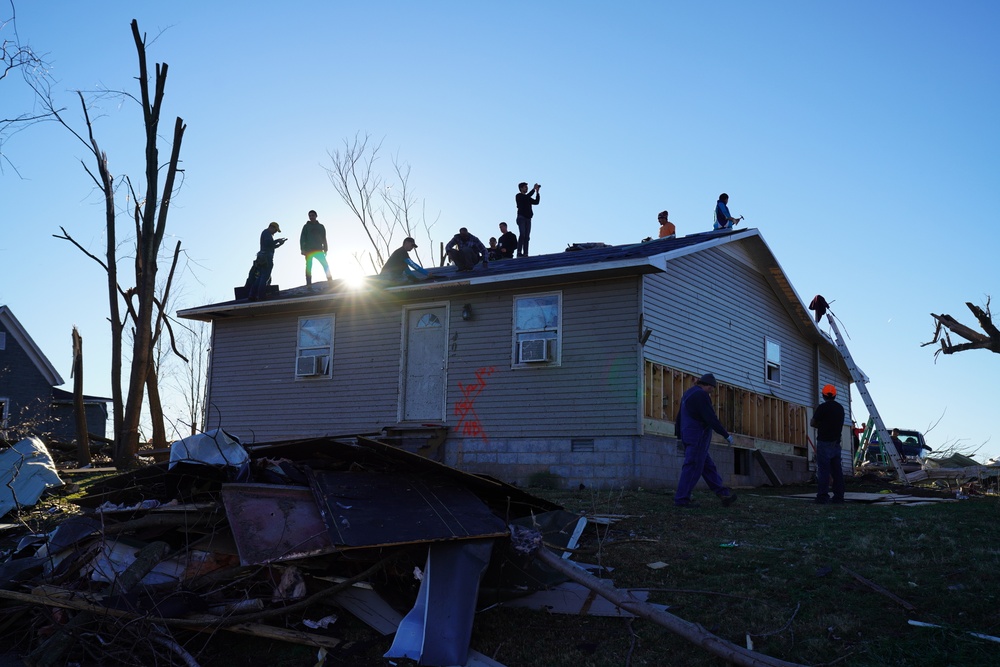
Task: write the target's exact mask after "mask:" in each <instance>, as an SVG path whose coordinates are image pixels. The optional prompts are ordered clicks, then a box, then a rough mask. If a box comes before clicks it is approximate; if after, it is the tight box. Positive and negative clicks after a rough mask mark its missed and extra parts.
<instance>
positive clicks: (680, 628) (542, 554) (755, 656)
mask: <svg viewBox="0 0 1000 667" xmlns="http://www.w3.org/2000/svg"><path fill="white" fill-rule="evenodd" d="M510 530H511V537H512V539H513V540H514V541H515V542H516V543H517V546H516V547H515V548H516V549H517V550H518V551H521V552H528V553H533V554H534V556H535V558H537V559H538V560H540V561H541V562H543V563H544V564H545V565H547V566H548V567H550V568H552V569H553V570H555V571H557V572H558V573H559V574H562V575H563V576H565V577H568V578H569V579H571V580H572V581H575V582H576V583H578V584H581V585H583V586H586V587H587V588H589V589H590V590H592V591H594V592H595V593H597V594H598V595H600V596H601V597H603V598H605V599H606V600H610V601H611V602H613V603H615V604H616V605H618V606H619V607H621V608H622V609H624V610H626V611H629V612H631V613H633V614H635V615H636V616H641V617H642V618H645V619H647V620H650V621H653V622H654V623H656V624H657V625H660V626H662V627H664V628H666V629H667V630H670V631H671V632H673V633H674V634H677V635H680V636H681V637H683V638H684V639H686V640H688V641H690V642H692V643H693V644H696V645H698V646H700V647H702V648H704V649H705V650H707V651H708V652H709V653H711V654H713V655H716V656H719V657H720V658H723V659H725V660H727V661H729V662H730V663H732V664H734V665H739V666H740V667H801V666H800V665H798V663H793V662H786V661H784V660H779V659H778V658H772V657H771V656H768V655H764V654H762V653H756V652H754V651H750V650H748V649H745V648H743V647H742V646H739V645H738V644H734V643H732V642H730V641H727V640H725V639H723V638H722V637H719V636H717V635H714V634H712V633H711V632H709V631H708V630H706V629H705V628H704V627H703V626H701V625H699V624H698V623H691V622H690V621H685V620H684V619H682V618H680V617H678V616H674V615H673V614H670V613H668V612H665V611H660V610H659V609H657V608H655V607H653V606H652V605H649V604H646V603H645V602H641V601H639V600H636V599H635V598H633V597H630V595H629V593H627V592H625V591H620V590H618V589H617V588H615V587H614V586H612V585H611V584H609V583H607V582H606V581H604V580H602V579H598V578H597V577H595V576H593V575H591V574H589V573H587V572H585V571H583V570H581V569H580V568H578V567H576V566H575V565H573V564H571V563H568V562H567V561H565V560H563V559H562V558H560V557H559V556H557V555H555V554H553V553H552V552H551V551H549V550H548V549H546V548H544V547H542V546H541V533H538V532H537V531H531V530H529V529H527V528H523V527H521V526H516V525H511V527H510ZM532 543H534V544H532ZM525 545H527V546H525Z"/></svg>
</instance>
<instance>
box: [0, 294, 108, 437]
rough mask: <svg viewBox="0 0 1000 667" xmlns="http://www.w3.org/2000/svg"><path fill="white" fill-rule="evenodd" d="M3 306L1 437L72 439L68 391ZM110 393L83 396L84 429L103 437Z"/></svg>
mask: <svg viewBox="0 0 1000 667" xmlns="http://www.w3.org/2000/svg"><path fill="white" fill-rule="evenodd" d="M61 384H63V379H62V377H61V376H60V375H59V373H58V372H57V371H56V369H55V366H53V365H52V363H51V362H50V361H49V360H48V358H47V357H46V356H45V354H44V353H43V352H42V350H41V349H40V348H39V347H38V345H37V344H36V343H35V341H34V340H32V338H31V336H29V335H28V332H27V331H26V330H25V329H24V327H23V326H22V325H21V323H20V322H19V321H18V320H17V318H16V317H14V313H12V312H11V310H10V308H8V307H7V306H0V440H4V441H16V440H20V438H21V435H19V433H20V434H23V432H30V433H32V434H36V435H41V436H44V437H45V439H46V440H48V441H50V442H61V443H67V444H68V443H72V442H75V441H76V418H75V416H74V413H73V393H72V392H70V391H65V390H63V389H58V388H57V387H58V386H59V385H61ZM110 401H111V399H110V398H100V397H97V396H84V397H83V404H84V412H85V414H86V418H87V430H88V431H89V432H90V433H91V434H92V435H95V436H98V437H100V438H104V437H105V433H106V430H105V429H106V425H107V420H108V403H109V402H110Z"/></svg>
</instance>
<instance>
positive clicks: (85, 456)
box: [73, 327, 91, 468]
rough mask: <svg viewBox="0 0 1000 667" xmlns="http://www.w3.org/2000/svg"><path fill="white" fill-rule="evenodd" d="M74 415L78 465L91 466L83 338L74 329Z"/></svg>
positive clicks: (74, 328)
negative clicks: (84, 389)
mask: <svg viewBox="0 0 1000 667" xmlns="http://www.w3.org/2000/svg"><path fill="white" fill-rule="evenodd" d="M73 413H74V415H75V421H76V463H77V465H78V466H79V467H81V468H82V467H84V466H88V465H90V461H91V459H90V435H89V434H88V432H87V409H86V408H85V407H84V405H83V338H82V337H81V336H80V332H79V331H77V329H76V327H73Z"/></svg>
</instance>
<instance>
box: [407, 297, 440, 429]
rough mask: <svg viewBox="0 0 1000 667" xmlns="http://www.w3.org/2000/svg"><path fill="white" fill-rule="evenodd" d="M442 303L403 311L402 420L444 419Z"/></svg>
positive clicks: (435, 420)
mask: <svg viewBox="0 0 1000 667" xmlns="http://www.w3.org/2000/svg"><path fill="white" fill-rule="evenodd" d="M447 316H448V308H447V307H446V306H433V307H424V308H412V309H407V310H406V331H405V333H404V336H405V338H404V340H405V342H406V347H405V349H404V350H403V355H404V359H403V389H402V398H403V401H402V410H401V412H402V415H401V417H402V421H433V422H439V421H444V418H445V414H444V413H445V362H446V354H447V350H448V345H447V326H446V325H447V322H448V320H447Z"/></svg>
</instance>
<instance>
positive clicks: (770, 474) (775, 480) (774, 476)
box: [753, 449, 782, 486]
mask: <svg viewBox="0 0 1000 667" xmlns="http://www.w3.org/2000/svg"><path fill="white" fill-rule="evenodd" d="M753 457H754V459H756V461H757V463H759V464H760V467H761V469H762V470H763V471H764V474H765V475H767V478H768V479H769V480H770V481H771V485H772V486H781V485H782V484H781V478H780V477H778V473H777V472H775V471H774V468H772V467H771V464H770V463H768V462H767V457H765V456H764V452H762V451H760V450H759V449H754V450H753Z"/></svg>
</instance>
